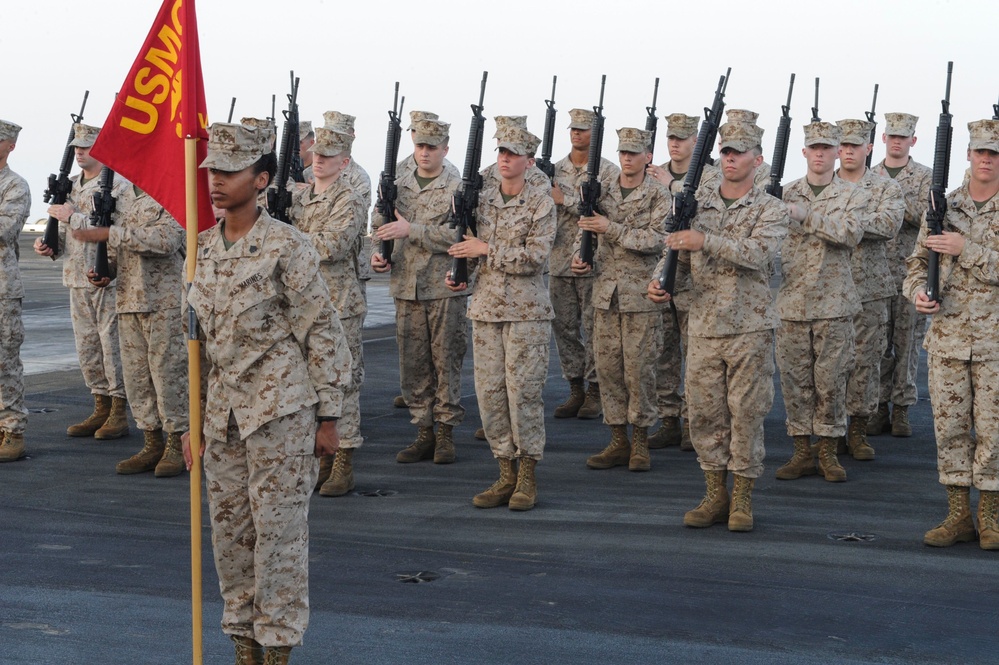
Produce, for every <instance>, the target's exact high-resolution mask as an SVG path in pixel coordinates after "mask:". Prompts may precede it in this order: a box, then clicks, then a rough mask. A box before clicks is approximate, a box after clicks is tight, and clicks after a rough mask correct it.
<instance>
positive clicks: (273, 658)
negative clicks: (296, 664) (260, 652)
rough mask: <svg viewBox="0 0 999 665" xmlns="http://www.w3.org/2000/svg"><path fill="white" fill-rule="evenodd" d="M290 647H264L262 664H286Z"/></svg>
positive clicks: (289, 656) (289, 654)
mask: <svg viewBox="0 0 999 665" xmlns="http://www.w3.org/2000/svg"><path fill="white" fill-rule="evenodd" d="M289 658H291V647H267V648H266V649H264V665H288V659H289Z"/></svg>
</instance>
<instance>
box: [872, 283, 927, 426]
mask: <svg viewBox="0 0 999 665" xmlns="http://www.w3.org/2000/svg"><path fill="white" fill-rule="evenodd" d="M889 302H890V303H891V304H890V306H889V307H888V323H887V325H886V329H885V351H884V355H883V356H882V357H881V379H880V387H879V391H878V392H879V395H878V401H879V402H891V403H892V404H896V405H898V406H912V405H913V404H915V403H916V398H917V393H916V373H917V370H918V368H919V339H920V338H921V337H922V335H921V334H920V333H919V331H920V329H921V328H923V327H924V326H925V323H924V322H925V319H926V317H925V316H922V315H920V314H917V313H916V306H915V305H913V304H912V303H911V302H910V301H909V299H908V298H906V297H905V296H903V295H901V294H899V295H897V296H895V297H894V298H892V299H891V300H890V301H889Z"/></svg>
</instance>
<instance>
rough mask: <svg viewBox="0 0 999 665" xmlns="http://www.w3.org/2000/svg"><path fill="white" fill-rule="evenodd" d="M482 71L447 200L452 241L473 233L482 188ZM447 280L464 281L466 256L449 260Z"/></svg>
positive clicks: (484, 94) (466, 266)
mask: <svg viewBox="0 0 999 665" xmlns="http://www.w3.org/2000/svg"><path fill="white" fill-rule="evenodd" d="M488 75H489V72H482V86H481V88H480V89H479V103H478V104H472V126H471V128H470V129H469V131H468V145H467V146H466V147H465V167H464V169H463V171H462V176H461V185H460V186H459V187H458V189H457V191H455V193H454V197H453V198H452V200H451V217H450V219H449V220H448V224H449V225H450V226H451V228H453V229H455V235H454V242H455V244H457V243H459V242H462V241H463V240H464V239H465V235H466V234H467V233H469V232H471V233H472V235H475V232H476V228H475V209H476V208H478V206H479V192H480V191H482V176H481V175H479V165H480V163H481V162H482V135H483V130H484V128H485V124H486V117H485V116H484V115H482V110H483V109H484V108H485V107H484V106H483V103H484V102H485V99H486V77H487V76H488ZM447 276H448V279H450V280H451V281H452V282H453V283H454V284H468V259H466V258H459V257H455V258H454V259H453V260H452V261H451V270H450V271H448V274H447Z"/></svg>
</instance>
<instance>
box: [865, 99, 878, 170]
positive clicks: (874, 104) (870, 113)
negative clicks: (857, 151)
mask: <svg viewBox="0 0 999 665" xmlns="http://www.w3.org/2000/svg"><path fill="white" fill-rule="evenodd" d="M877 105H878V84H877V83H875V84H874V99H873V100H871V110H870V111H868V112H867V121H868V122H873V123H874V126H873V127H871V140H870V144H871V151H870V152H869V153H867V168H871V159H872V158H873V157H874V148H873V146H874V139H875V138H877V135H878V134H877V131H878V122H877V120H875V119H874V109H875V108H877Z"/></svg>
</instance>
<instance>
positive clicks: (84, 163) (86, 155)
mask: <svg viewBox="0 0 999 665" xmlns="http://www.w3.org/2000/svg"><path fill="white" fill-rule="evenodd" d="M74 150H75V151H76V163H77V164H78V165H79V167H80V168H81V169H84V170H86V171H89V170H90V169H92V168H93V167H95V166H97V160H96V159H94V158H93V157H91V156H90V148H74Z"/></svg>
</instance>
